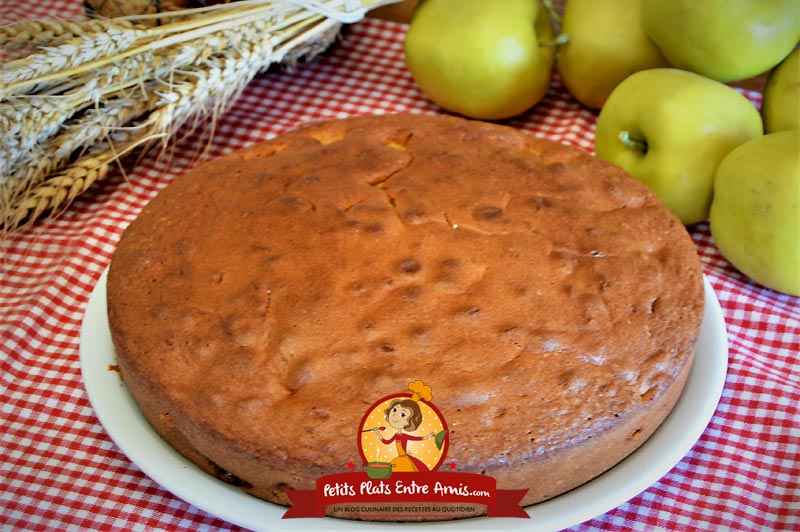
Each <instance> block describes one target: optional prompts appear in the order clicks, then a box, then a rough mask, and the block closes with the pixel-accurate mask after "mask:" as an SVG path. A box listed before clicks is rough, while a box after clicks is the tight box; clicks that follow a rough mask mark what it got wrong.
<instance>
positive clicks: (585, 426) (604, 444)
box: [107, 114, 704, 518]
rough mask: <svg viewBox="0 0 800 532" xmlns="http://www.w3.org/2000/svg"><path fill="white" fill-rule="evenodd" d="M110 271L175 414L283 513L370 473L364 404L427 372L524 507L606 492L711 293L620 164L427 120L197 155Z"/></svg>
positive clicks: (486, 128) (453, 435)
mask: <svg viewBox="0 0 800 532" xmlns="http://www.w3.org/2000/svg"><path fill="white" fill-rule="evenodd" d="M107 288H108V314H109V322H110V326H111V331H112V337H113V342H114V346H115V350H116V355H117V357H118V364H119V369H120V372H121V375H122V378H123V380H124V382H125V384H126V385H127V387H128V389H129V391H130V393H131V394H132V396H133V398H134V399H135V401H136V402H137V403H138V405H139V406H140V407H141V410H142V412H143V413H144V415H145V416H146V417H147V419H148V421H149V422H150V423H151V424H152V426H153V427H154V428H155V430H156V431H157V432H158V433H159V434H160V435H161V436H162V437H163V438H164V439H165V440H166V441H167V442H169V443H170V444H171V445H172V446H173V447H175V448H176V449H177V450H178V451H180V452H181V453H182V454H183V455H184V456H186V457H187V458H189V459H190V460H191V461H193V462H194V463H196V464H197V465H198V466H199V467H201V468H203V469H204V470H206V471H207V472H209V473H211V474H214V475H216V476H218V477H219V478H222V479H224V480H227V481H229V482H232V483H235V484H237V485H240V486H241V487H242V489H244V490H246V491H247V492H248V493H250V494H252V495H254V496H256V497H260V498H263V499H265V500H267V501H271V502H274V503H277V504H281V505H287V504H289V501H288V499H287V497H286V494H285V492H284V488H288V489H314V486H315V479H317V478H318V477H320V476H322V475H326V474H329V473H339V472H343V471H347V469H346V468H345V464H347V463H348V462H349V461H357V456H358V454H357V450H356V445H355V443H354V442H355V439H356V438H355V432H356V430H357V428H358V426H359V422H360V420H361V418H362V415H363V414H364V412H365V409H366V408H367V406H368V405H369V404H370V403H371V402H372V401H374V400H375V399H377V398H380V397H383V396H387V395H389V394H393V393H396V392H398V391H401V390H403V389H404V387H405V386H406V384H407V383H409V382H411V381H415V380H417V379H421V380H423V381H424V382H425V383H426V384H429V385H430V386H431V387H432V388H433V389H434V390H435V391H436V392H435V393H436V397H435V398H434V401H435V403H436V405H437V406H438V408H439V410H440V411H441V412H442V414H443V415H444V417H445V418H446V420H447V423H448V425H449V430H450V433H449V435H448V437H449V451H448V461H450V460H452V461H453V462H454V463H455V464H457V470H458V471H460V472H471V473H479V474H485V475H490V476H492V477H494V478H495V479H496V481H497V487H498V488H499V489H522V488H525V489H527V490H528V492H527V495H526V496H525V497H524V499H523V501H522V504H524V505H530V504H534V503H537V502H540V501H543V500H545V499H548V498H551V497H554V496H556V495H558V494H561V493H564V492H565V491H567V490H570V489H571V488H574V487H576V486H578V485H580V484H582V483H585V482H587V481H588V480H590V479H592V478H594V477H596V476H597V475H599V474H601V473H602V472H604V471H606V470H607V469H609V468H611V467H612V466H614V465H615V464H616V463H618V462H619V461H620V460H622V459H623V458H625V457H626V456H627V455H629V454H630V453H631V452H633V451H634V450H635V449H636V448H637V447H638V446H639V445H641V444H642V443H643V442H644V441H645V440H646V439H647V438H648V437H649V436H650V435H651V434H652V433H653V431H655V430H656V428H657V427H658V426H659V425H660V424H661V422H662V421H663V420H664V419H665V417H666V416H667V414H668V413H669V412H670V410H671V409H672V408H673V406H674V404H675V402H676V401H677V399H678V397H679V395H680V394H681V391H682V389H683V386H684V383H685V381H686V379H687V376H688V374H689V371H690V368H691V365H692V361H693V357H694V353H695V346H696V341H697V337H698V334H699V330H700V325H701V318H702V311H703V300H704V298H703V283H702V274H701V268H700V264H699V261H698V259H697V256H696V252H695V248H694V245H693V242H692V240H691V238H690V237H689V235H688V233H687V231H686V229H685V227H684V226H683V225H682V224H681V223H680V222H679V220H678V219H677V218H676V217H675V216H674V215H672V214H671V213H670V212H669V211H668V210H667V209H666V207H664V205H663V204H662V203H661V202H660V201H659V200H658V199H657V198H656V197H655V196H654V195H653V194H652V193H651V192H650V191H649V190H648V189H647V188H646V187H645V186H644V185H642V184H641V183H639V182H638V181H636V180H635V179H633V178H632V177H630V176H629V175H627V174H626V173H625V172H623V171H622V170H620V169H619V168H617V167H615V166H613V165H611V164H608V163H606V162H603V161H601V160H600V159H598V158H595V157H593V156H591V155H589V154H587V153H585V152H583V151H581V150H579V149H577V148H574V147H569V146H565V145H561V144H558V143H554V142H551V141H547V140H543V139H539V138H536V137H534V136H533V135H529V134H526V133H524V132H521V131H519V130H516V129H513V128H511V127H508V126H503V125H497V124H489V123H484V122H478V121H470V120H466V119H462V118H456V117H444V116H423V115H410V114H397V115H384V116H377V115H376V116H372V115H369V116H359V117H351V118H346V119H338V120H331V121H325V122H319V123H313V124H307V125H304V126H301V127H299V128H298V129H296V130H294V131H292V132H289V133H286V134H284V135H281V136H278V137H276V138H274V139H272V140H270V141H267V142H263V143H259V144H256V145H254V146H252V147H249V148H246V149H242V150H239V151H236V152H234V153H231V154H230V155H227V156H224V157H222V158H219V159H217V160H214V161H211V162H207V163H203V164H200V165H198V167H197V168H196V169H194V170H193V171H190V172H188V173H187V174H185V175H183V176H181V177H179V178H177V179H176V180H175V181H174V182H173V183H172V184H170V185H169V186H168V187H166V188H165V189H163V190H162V191H161V192H160V193H159V194H158V195H157V196H156V197H155V198H154V199H153V200H152V201H151V202H150V203H149V204H148V205H147V206H146V207H145V208H144V209H143V211H142V212H141V214H140V215H139V216H138V217H137V218H136V220H134V221H133V222H132V223H131V224H130V226H129V227H128V228H127V229H126V230H125V231H124V234H123V236H122V237H121V240H120V242H119V246H118V248H117V249H116V252H115V253H114V256H113V260H112V262H111V266H110V271H109V275H108V285H107ZM452 517H453V515H448V516H447V518H452Z"/></svg>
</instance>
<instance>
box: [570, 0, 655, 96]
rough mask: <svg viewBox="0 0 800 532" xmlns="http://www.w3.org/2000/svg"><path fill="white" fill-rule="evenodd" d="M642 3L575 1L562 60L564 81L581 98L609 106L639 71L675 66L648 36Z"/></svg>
mask: <svg viewBox="0 0 800 532" xmlns="http://www.w3.org/2000/svg"><path fill="white" fill-rule="evenodd" d="M641 12H642V0H569V2H567V3H566V6H565V8H564V16H563V18H562V21H561V34H562V35H568V36H569V41H568V42H567V43H566V44H563V45H562V46H561V47H560V48H559V50H558V55H557V56H556V66H557V67H558V71H559V73H560V74H561V80H562V81H563V83H564V86H566V88H567V90H569V92H570V94H572V96H574V97H575V99H576V100H578V101H579V102H581V103H582V104H584V105H586V106H587V107H590V108H592V109H599V108H601V107H602V106H603V104H604V103H605V101H606V98H608V95H609V94H611V91H612V90H614V87H616V86H617V85H619V83H620V82H621V81H622V80H623V79H625V78H627V77H628V76H630V75H631V74H633V73H634V72H638V71H639V70H645V69H647V68H657V67H666V66H669V64H668V63H667V60H666V59H664V56H662V55H661V52H659V50H658V48H657V47H656V45H655V44H653V42H652V41H651V40H650V39H649V38H648V37H647V35H646V34H645V33H644V28H643V27H642V22H641V18H642V17H641V14H642V13H641Z"/></svg>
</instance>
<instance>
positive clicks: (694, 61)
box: [642, 0, 800, 82]
mask: <svg viewBox="0 0 800 532" xmlns="http://www.w3.org/2000/svg"><path fill="white" fill-rule="evenodd" d="M642 24H643V25H644V30H645V32H646V33H647V34H648V35H649V36H650V38H651V39H653V42H655V43H656V46H658V47H659V49H661V52H662V53H663V54H664V57H666V58H667V60H668V61H669V62H670V64H671V65H672V66H674V67H675V68H681V69H684V70H691V71H692V72H697V73H698V74H702V75H704V76H706V77H709V78H712V79H715V80H717V81H723V82H727V81H735V80H740V79H745V78H750V77H753V76H757V75H759V74H762V73H764V72H766V71H767V70H769V69H771V68H772V67H774V66H775V65H777V64H778V63H780V62H781V60H782V59H783V58H784V57H786V56H787V55H788V54H789V52H791V51H792V49H793V48H794V47H795V45H796V44H797V41H798V40H800V1H798V0H643V3H642Z"/></svg>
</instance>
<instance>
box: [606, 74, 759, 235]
mask: <svg viewBox="0 0 800 532" xmlns="http://www.w3.org/2000/svg"><path fill="white" fill-rule="evenodd" d="M761 134H762V123H761V115H760V114H759V112H758V110H757V109H756V107H755V106H754V105H753V104H752V103H750V101H749V100H748V99H747V98H745V97H744V96H743V95H742V94H740V93H739V92H737V91H736V90H734V89H732V88H731V87H729V86H727V85H724V84H722V83H719V82H717V81H714V80H711V79H708V78H706V77H703V76H700V75H698V74H694V73H693V72H687V71H684V70H678V69H674V68H654V69H650V70H642V71H639V72H636V73H634V74H631V75H630V76H629V77H628V78H626V79H625V80H623V81H622V83H620V84H619V85H617V88H616V89H614V91H613V92H612V93H611V95H610V96H609V97H608V100H606V103H605V105H604V106H603V108H602V109H601V111H600V115H599V116H598V118H597V127H596V131H595V152H596V154H597V155H598V156H599V157H600V158H601V159H605V160H607V161H610V162H612V163H614V164H616V165H617V166H621V167H622V168H623V169H625V170H626V171H627V172H628V173H629V174H631V175H632V176H634V177H635V178H637V179H639V180H640V181H642V182H643V183H644V184H646V185H647V186H648V187H650V189H651V190H653V191H654V192H655V193H656V195H657V196H659V197H660V198H661V200H662V201H663V202H664V203H665V204H666V205H667V207H669V208H670V209H671V210H672V211H673V212H674V213H675V214H676V215H677V216H678V217H679V218H680V219H681V221H682V222H683V223H684V224H686V225H689V224H693V223H696V222H700V221H703V220H705V219H706V218H707V217H708V210H709V207H710V206H711V197H712V190H713V185H714V172H715V171H716V169H717V166H718V165H719V163H720V161H722V159H723V158H724V157H725V156H726V155H727V154H728V153H729V152H730V151H731V150H732V149H733V148H735V147H736V146H738V145H739V144H742V143H743V142H746V141H748V140H750V139H752V138H755V137H758V136H760V135H761Z"/></svg>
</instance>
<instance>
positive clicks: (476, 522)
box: [80, 268, 728, 532]
mask: <svg viewBox="0 0 800 532" xmlns="http://www.w3.org/2000/svg"><path fill="white" fill-rule="evenodd" d="M107 275H108V268H106V269H105V270H104V271H103V273H102V274H101V276H100V277H99V279H98V281H97V283H96V285H95V287H94V289H93V290H92V293H91V295H90V297H89V301H88V304H87V306H86V310H85V313H84V316H83V320H82V322H81V329H80V368H81V375H82V379H83V382H84V387H85V388H86V392H87V396H88V399H89V402H90V404H91V406H92V409H93V410H94V412H95V414H96V415H97V417H98V420H99V421H100V423H101V425H102V426H103V428H104V429H105V431H106V433H107V434H108V435H109V437H110V438H111V440H112V441H113V442H114V443H115V444H116V445H117V446H118V447H119V449H120V450H121V451H122V452H123V453H124V454H125V455H126V456H127V458H128V459H129V460H130V461H131V462H132V463H133V464H135V465H136V466H137V467H138V468H139V469H140V470H141V471H142V472H143V473H145V475H147V476H148V477H149V478H150V479H151V480H153V481H154V482H156V483H157V484H158V485H159V486H161V487H162V488H164V489H165V490H167V491H169V492H170V493H172V494H173V495H174V496H176V497H178V498H180V499H182V500H184V501H186V502H188V503H190V504H192V505H194V506H195V507H197V508H199V509H201V510H203V511H205V512H207V513H209V514H211V515H213V516H216V517H219V518H221V519H223V520H225V521H228V522H230V523H232V524H235V525H239V526H243V527H246V528H249V529H251V530H254V531H255V532H260V531H262V530H263V531H267V530H269V531H294V530H304V529H308V527H309V526H313V527H314V528H315V529H317V530H343V529H350V528H353V527H354V526H359V527H366V528H368V529H369V528H375V529H378V528H380V529H381V530H391V529H394V528H398V529H399V528H400V527H402V528H406V527H408V526H409V524H410V523H380V522H374V521H350V520H343V519H336V518H327V519H315V520H314V522H313V524H311V523H310V522H309V521H308V519H289V520H286V519H281V517H282V515H283V513H284V512H285V511H286V508H285V507H283V506H279V505H277V504H273V503H270V502H267V501H263V500H261V499H257V498H256V497H253V496H251V495H248V494H246V493H245V492H243V491H241V490H240V489H238V488H235V487H233V486H230V485H228V484H225V483H224V482H222V481H220V480H218V479H216V478H215V477H213V476H211V475H208V474H207V473H205V472H203V471H202V470H200V469H199V468H198V467H197V466H196V465H194V464H193V463H192V462H190V461H189V460H188V459H186V458H184V457H183V456H182V455H180V454H179V453H178V452H177V451H175V450H174V449H173V448H172V447H171V446H169V445H168V444H167V443H166V442H165V441H164V440H162V439H161V437H160V436H159V435H158V434H157V433H156V432H155V430H154V429H152V427H150V425H149V424H148V423H147V421H146V420H145V419H144V416H143V415H142V414H141V412H140V411H139V409H138V407H137V406H136V404H135V402H134V401H133V399H132V398H131V396H130V394H129V393H128V391H127V388H126V387H125V385H124V383H123V382H122V379H121V378H120V376H119V373H118V372H115V371H112V366H113V365H114V364H115V363H116V355H115V354H114V348H113V343H112V342H111V333H110V330H109V325H108V314H107V307H106V279H107ZM703 285H704V292H705V295H704V298H705V305H704V313H703V322H702V325H701V329H700V334H699V337H698V344H697V354H696V356H695V359H694V362H693V367H692V370H691V372H690V375H689V378H688V379H687V382H686V385H685V387H684V390H683V392H682V394H681V396H680V398H679V399H678V402H677V403H676V405H675V407H674V408H673V410H672V412H670V414H669V416H667V418H666V419H665V421H664V422H663V423H662V424H661V426H659V428H658V429H657V430H656V431H655V432H654V433H653V435H652V436H651V437H650V438H649V439H648V440H647V441H646V442H645V443H644V444H642V445H641V446H640V447H639V448H638V449H637V450H636V451H634V452H633V453H632V454H631V455H629V456H628V457H627V458H625V459H624V460H623V461H621V462H619V463H618V464H616V465H615V466H614V467H612V468H611V469H609V470H608V471H606V472H604V473H602V474H601V475H599V476H598V477H595V478H594V479H592V480H590V481H589V482H587V483H585V484H583V485H581V486H578V487H577V488H574V489H572V490H570V491H568V492H566V493H564V494H562V495H559V496H557V497H555V498H553V499H549V500H547V501H544V502H542V503H538V504H535V505H532V506H529V507H527V508H526V510H527V512H528V515H529V516H530V519H513V518H487V517H478V518H470V519H461V520H456V521H438V522H427V523H414V525H416V526H437V527H441V528H443V529H450V528H457V529H458V530H484V529H485V528H486V526H487V525H488V524H489V521H490V522H491V523H496V524H501V523H502V527H503V529H504V530H507V531H508V532H511V531H514V530H526V531H536V532H551V531H555V530H561V529H563V528H568V527H570V526H574V525H577V524H579V523H582V522H584V521H586V520H588V519H591V518H593V517H596V516H599V515H602V514H604V513H606V512H608V511H609V510H612V509H613V508H616V507H618V506H620V505H622V504H624V503H625V502H627V501H629V500H630V499H632V498H633V497H635V496H637V495H638V494H639V493H641V492H643V491H645V490H646V489H647V488H648V487H650V486H651V485H653V484H654V483H656V482H657V481H658V480H659V479H661V478H662V477H663V476H664V475H666V474H667V473H668V472H669V471H670V470H671V469H672V468H673V467H674V466H675V465H677V464H678V463H679V462H680V461H681V460H682V459H683V457H684V456H686V454H687V453H688V452H689V451H690V450H691V448H692V447H693V446H694V445H695V443H696V442H697V441H698V440H699V438H700V436H701V435H702V434H703V432H704V431H705V429H706V428H707V426H708V424H709V422H710V421H711V419H712V418H713V416H714V413H715V412H716V409H717V405H718V404H719V400H720V398H721V396H722V391H723V389H724V385H725V379H726V376H727V370H728V338H727V331H726V327H725V321H724V318H723V313H722V308H721V306H720V304H719V301H718V299H717V297H716V295H715V293H714V290H713V288H712V286H711V283H710V282H709V280H708V278H707V277H706V276H705V274H704V275H703ZM109 351H110V353H109ZM98 353H99V354H98ZM109 399H112V400H109ZM687 417H688V418H690V419H693V421H694V422H693V423H691V424H689V425H688V426H687V424H686V422H685V418H687ZM676 429H680V430H676ZM676 434H677V436H675V435H676ZM670 437H671V438H672V441H671V443H670ZM665 442H668V443H670V444H669V445H667V450H668V452H667V453H663V452H660V451H661V450H662V449H661V447H662V446H663V445H664V443H665ZM652 456H659V457H660V459H659V460H657V461H656V463H655V465H651V467H649V468H648V469H645V472H644V473H642V472H639V471H637V469H638V468H640V466H641V464H642V463H643V462H647V461H648V460H649V459H650V458H652ZM632 471H633V472H634V474H633V475H631V472H632ZM181 482H185V484H181ZM606 484H609V485H611V486H614V485H616V486H617V488H616V489H603V487H604V486H605V485H606Z"/></svg>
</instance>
